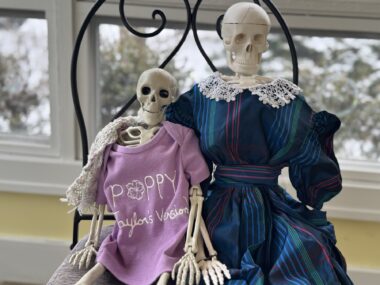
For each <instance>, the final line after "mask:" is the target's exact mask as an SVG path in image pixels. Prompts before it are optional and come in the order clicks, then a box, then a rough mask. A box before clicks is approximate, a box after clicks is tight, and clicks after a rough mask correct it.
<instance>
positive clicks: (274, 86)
mask: <svg viewBox="0 0 380 285" xmlns="http://www.w3.org/2000/svg"><path fill="white" fill-rule="evenodd" d="M198 87H199V90H200V91H201V92H202V94H203V95H204V96H206V97H207V98H209V99H214V100H216V101H219V100H224V101H227V102H230V101H235V99H236V96H237V95H238V94H240V93H242V92H243V91H244V88H241V87H236V86H232V85H230V84H228V83H227V82H226V81H224V80H223V79H222V78H221V77H220V74H219V73H214V74H213V75H211V76H209V77H208V78H206V79H205V80H203V81H201V82H200V83H199V84H198ZM248 90H249V91H250V92H251V95H257V96H259V100H260V101H261V102H262V103H263V104H268V105H270V106H272V107H273V108H280V107H282V106H285V105H286V104H289V103H290V102H291V100H294V99H295V98H296V96H295V95H297V94H299V93H300V92H301V91H302V90H301V88H299V87H298V86H297V85H295V84H294V83H292V82H290V81H288V80H286V79H282V78H276V79H274V80H273V81H271V82H269V83H263V84H259V85H256V86H254V87H252V88H249V89H248Z"/></svg>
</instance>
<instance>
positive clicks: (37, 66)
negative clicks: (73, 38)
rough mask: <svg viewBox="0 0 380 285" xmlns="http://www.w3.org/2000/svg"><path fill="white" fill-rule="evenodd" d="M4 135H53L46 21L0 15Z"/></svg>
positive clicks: (0, 94)
mask: <svg viewBox="0 0 380 285" xmlns="http://www.w3.org/2000/svg"><path fill="white" fill-rule="evenodd" d="M0 36H1V38H2V44H1V45H0V86H1V89H0V102H1V103H0V133H1V138H2V139H6V138H7V137H8V138H15V137H17V136H18V137H24V138H25V137H30V136H32V137H33V138H39V139H40V140H43V141H44V142H46V139H47V138H48V137H49V136H50V134H51V125H50V101H49V73H48V48H47V22H46V20H45V19H35V18H34V19H33V18H24V17H16V16H15V17H4V16H3V17H0Z"/></svg>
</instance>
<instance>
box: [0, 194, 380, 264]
mask: <svg viewBox="0 0 380 285" xmlns="http://www.w3.org/2000/svg"><path fill="white" fill-rule="evenodd" d="M68 210H70V208H69V207H67V206H66V204H64V203H61V202H60V201H59V197H54V196H43V195H28V194H12V193H4V192H0V225H1V227H0V236H18V237H19V236H22V237H40V238H41V237H42V238H49V239H61V240H67V241H70V240H71V234H72V214H70V215H69V214H67V211H68ZM332 222H333V223H334V225H335V230H336V234H337V239H338V247H339V248H340V250H341V251H342V253H343V255H344V256H345V257H346V260H347V263H348V265H349V266H355V267H364V268H376V269H380V246H379V242H380V223H375V222H359V221H350V220H341V219H333V220H332ZM86 231H88V223H84V224H83V225H82V226H81V235H82V233H85V232H86Z"/></svg>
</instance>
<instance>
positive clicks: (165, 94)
mask: <svg viewBox="0 0 380 285" xmlns="http://www.w3.org/2000/svg"><path fill="white" fill-rule="evenodd" d="M160 97H162V98H168V97H169V91H168V90H165V89H161V90H160Z"/></svg>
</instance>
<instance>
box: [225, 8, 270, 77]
mask: <svg viewBox="0 0 380 285" xmlns="http://www.w3.org/2000/svg"><path fill="white" fill-rule="evenodd" d="M269 29H270V19H269V16H268V14H267V13H266V12H265V10H264V9H263V8H261V7H260V6H259V5H257V4H254V3H248V2H241V3H236V4H234V5H232V6H231V7H230V8H228V10H227V11H226V13H225V15H224V18H223V23H222V37H223V44H224V47H225V49H226V52H227V63H228V66H229V67H230V68H231V69H232V70H233V71H234V72H236V73H237V74H242V75H248V76H250V75H253V74H255V73H257V71H258V69H259V65H260V61H261V54H262V53H263V52H264V51H266V50H267V49H268V42H267V36H268V33H269Z"/></svg>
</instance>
